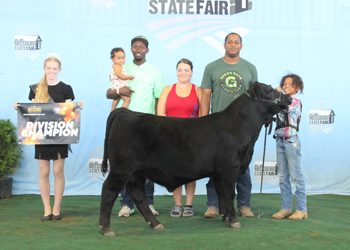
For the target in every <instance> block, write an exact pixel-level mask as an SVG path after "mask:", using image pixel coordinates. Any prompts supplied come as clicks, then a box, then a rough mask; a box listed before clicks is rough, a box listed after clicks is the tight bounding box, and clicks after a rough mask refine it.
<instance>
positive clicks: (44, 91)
mask: <svg viewBox="0 0 350 250" xmlns="http://www.w3.org/2000/svg"><path fill="white" fill-rule="evenodd" d="M47 62H57V63H58V67H59V68H61V62H60V61H59V60H57V59H56V58H47V59H46V60H45V62H44V67H46V63H47ZM35 102H36V103H48V102H49V85H48V84H47V80H46V73H45V74H44V76H43V78H41V81H40V82H39V85H38V88H37V89H36V94H35Z"/></svg>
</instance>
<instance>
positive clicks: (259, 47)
mask: <svg viewBox="0 0 350 250" xmlns="http://www.w3.org/2000/svg"><path fill="white" fill-rule="evenodd" d="M162 2H163V3H162ZM215 2H218V3H220V5H218V6H221V7H222V8H221V9H220V8H219V7H218V8H216V5H215ZM211 7H212V8H211ZM220 10H221V11H220ZM181 11H182V13H181ZM349 13H350V1H348V0H295V1H279V0H264V1H261V0H260V1H259V0H252V1H248V0H243V1H242V0H236V1H234V0H228V1H214V0H212V1H208V0H205V1H200V0H186V1H185V0H184V1H183V3H182V4H181V3H178V2H177V1H172V0H166V1H158V0H149V1H147V0H130V1H122V0H113V1H109V0H105V1H103V0H99V1H97V0H91V1H90V0H75V1H70V0H60V1H53V0H35V1H34V0H17V1H1V2H0V20H1V22H0V27H1V38H0V86H1V93H2V98H1V101H0V102H1V107H0V118H1V119H11V120H12V121H13V122H15V123H16V112H15V111H14V110H13V108H12V106H13V103H14V102H15V101H18V102H29V100H28V95H29V87H28V86H29V85H30V84H34V83H37V82H39V81H40V79H41V77H42V76H43V74H44V71H43V62H44V58H45V56H46V55H47V54H48V53H50V52H56V53H58V54H60V55H61V57H62V71H61V73H60V74H59V79H60V80H62V81H63V82H65V83H67V84H70V85H71V86H72V87H73V90H74V93H75V96H76V101H80V100H82V101H84V103H85V105H84V110H83V111H82V120H81V124H82V125H81V140H80V143H79V144H75V145H73V146H72V148H73V152H74V153H73V154H70V156H69V158H68V159H67V160H66V166H65V175H66V190H65V195H99V194H100V192H101V185H102V183H103V177H102V175H101V174H100V173H96V171H97V170H98V162H99V161H100V159H101V158H102V150H103V148H102V147H103V141H104V133H105V123H106V119H107V116H108V114H109V110H110V106H111V101H110V100H107V99H106V97H105V94H106V88H107V86H108V76H109V70H110V67H111V65H112V62H111V60H110V57H109V56H110V54H109V53H110V50H111V49H112V48H113V47H123V48H124V50H125V51H126V60H127V62H129V61H131V60H132V54H131V52H130V41H131V39H132V38H133V37H134V36H136V35H144V36H146V37H147V38H148V39H149V42H150V45H149V48H150V52H149V53H148V55H147V60H148V61H149V62H150V63H152V64H154V65H156V66H158V67H159V68H160V69H161V70H162V71H163V74H164V77H165V81H166V85H170V84H173V83H175V82H176V80H177V79H176V72H175V66H176V63H177V62H178V61H179V60H180V59H181V58H188V59H190V60H191V61H192V62H193V64H194V74H193V77H192V81H193V83H195V84H197V85H200V83H201V80H202V75H203V71H204V67H205V66H206V65H207V64H208V63H210V62H212V61H214V60H215V59H217V58H219V57H222V56H223V45H222V44H223V38H224V36H225V35H226V34H227V33H229V32H231V31H235V32H238V33H240V34H241V35H242V37H243V50H242V51H241V56H242V57H243V58H245V59H247V60H248V61H250V62H251V63H253V64H254V65H255V66H256V67H257V70H258V75H259V81H260V82H264V83H267V84H270V85H272V86H273V87H276V86H278V84H279V81H280V79H281V77H282V76H283V75H285V74H286V73H288V72H293V73H296V74H298V75H300V76H301V77H302V78H303V80H304V83H305V90H304V92H305V93H304V94H303V95H301V96H300V98H301V100H302V103H303V119H302V121H301V127H300V138H301V142H302V168H303V172H304V177H305V181H306V190H307V194H324V193H333V194H343V195H349V194H350V171H349V162H348V158H347V154H348V152H347V149H346V145H347V144H346V143H347V142H348V139H349V135H348V134H347V131H348V130H349V123H348V112H347V111H346V110H347V108H346V107H347V104H346V103H347V97H346V95H347V93H349V84H347V72H348V68H349V66H350V63H349V58H350V49H349V47H350V46H349V40H350V16H349ZM31 36H35V37H34V41H35V40H36V39H37V40H39V37H40V39H41V41H38V42H37V43H35V46H36V47H34V48H33V49H29V48H28V47H27V48H26V47H23V46H22V45H23V44H24V43H22V44H21V43H16V39H21V38H22V39H23V40H24V41H27V42H30V40H31V39H32V40H33V37H31ZM16 46H17V47H16ZM339 91H340V92H339ZM325 110H326V112H328V113H329V112H331V111H333V112H334V114H335V117H334V122H332V123H326V124H312V123H310V121H311V120H313V119H315V118H319V117H318V116H317V115H316V116H315V114H314V111H317V112H322V111H325ZM310 111H313V113H312V112H311V113H310V117H309V112H310ZM317 112H316V113H317ZM309 118H310V119H309ZM263 135H264V130H262V132H261V135H260V139H259V140H258V141H257V143H256V147H255V154H254V156H253V161H252V163H251V167H250V168H251V175H252V180H253V192H259V188H260V176H255V175H254V168H253V164H254V162H255V161H259V160H261V159H262V150H263V138H264V136H263ZM23 150H24V159H23V161H22V168H21V169H20V171H19V172H17V173H16V174H15V175H14V178H15V179H14V194H38V193H39V190H38V184H37V183H38V166H37V161H36V160H34V146H24V147H23ZM267 150H268V152H267V160H269V161H274V160H275V159H276V157H275V141H274V140H273V139H272V137H271V136H270V137H268V143H267ZM89 162H90V164H89ZM96 162H97V164H96ZM89 171H90V172H89ZM50 178H51V181H53V176H51V177H50ZM264 181H265V182H264V187H263V191H264V192H266V193H279V192H280V191H279V186H278V178H277V176H269V177H265V178H264ZM206 182H207V180H200V181H198V187H197V190H196V194H205V193H206V190H205V184H206ZM156 194H158V195H161V194H167V191H166V190H165V189H164V188H163V187H160V186H156Z"/></svg>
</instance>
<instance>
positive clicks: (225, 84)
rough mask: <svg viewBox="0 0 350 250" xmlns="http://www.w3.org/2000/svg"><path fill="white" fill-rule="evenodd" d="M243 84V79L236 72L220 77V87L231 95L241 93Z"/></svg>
mask: <svg viewBox="0 0 350 250" xmlns="http://www.w3.org/2000/svg"><path fill="white" fill-rule="evenodd" d="M243 84H244V81H243V77H242V76H241V74H239V73H238V72H236V71H227V72H225V73H223V74H221V76H220V77H219V85H220V87H221V88H222V89H223V90H224V91H225V92H226V93H229V94H235V93H237V92H240V91H241V90H242V86H243Z"/></svg>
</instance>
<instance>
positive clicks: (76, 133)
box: [17, 102, 80, 145]
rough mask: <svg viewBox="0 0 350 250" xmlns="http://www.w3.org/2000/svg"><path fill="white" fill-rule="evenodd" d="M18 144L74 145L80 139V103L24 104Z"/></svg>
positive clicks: (18, 110) (20, 108)
mask: <svg viewBox="0 0 350 250" xmlns="http://www.w3.org/2000/svg"><path fill="white" fill-rule="evenodd" d="M17 122H18V143H19V144H22V145H32V144H72V143H78V142H79V138H80V104H79V103H73V102H70V103H20V106H19V107H17Z"/></svg>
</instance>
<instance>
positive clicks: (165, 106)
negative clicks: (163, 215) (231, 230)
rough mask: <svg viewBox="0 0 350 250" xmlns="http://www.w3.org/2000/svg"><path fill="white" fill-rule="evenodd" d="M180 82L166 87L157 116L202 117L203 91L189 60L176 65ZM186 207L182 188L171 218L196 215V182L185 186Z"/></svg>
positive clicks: (176, 192)
mask: <svg viewBox="0 0 350 250" xmlns="http://www.w3.org/2000/svg"><path fill="white" fill-rule="evenodd" d="M176 71H177V79H178V82H177V83H175V84H173V85H170V86H166V87H165V88H164V89H163V91H162V93H161V95H160V97H159V102H158V109H157V114H158V115H161V116H172V117H182V118H195V117H199V116H201V109H200V107H201V99H202V90H201V88H200V87H198V86H196V85H194V84H192V83H191V77H192V74H193V64H192V62H191V61H190V60H188V59H181V60H180V61H179V62H178V63H177V65H176ZM185 189H186V206H185V208H184V209H182V201H181V200H182V186H181V187H179V188H177V189H176V190H175V191H174V192H173V196H174V201H175V206H174V207H173V208H172V210H171V211H170V216H171V217H181V216H182V217H191V216H193V215H194V211H193V207H192V202H193V198H194V192H195V190H196V182H195V181H193V182H190V183H187V184H186V185H185Z"/></svg>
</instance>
